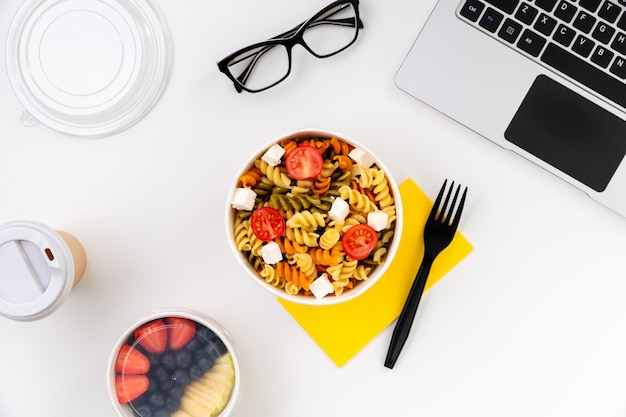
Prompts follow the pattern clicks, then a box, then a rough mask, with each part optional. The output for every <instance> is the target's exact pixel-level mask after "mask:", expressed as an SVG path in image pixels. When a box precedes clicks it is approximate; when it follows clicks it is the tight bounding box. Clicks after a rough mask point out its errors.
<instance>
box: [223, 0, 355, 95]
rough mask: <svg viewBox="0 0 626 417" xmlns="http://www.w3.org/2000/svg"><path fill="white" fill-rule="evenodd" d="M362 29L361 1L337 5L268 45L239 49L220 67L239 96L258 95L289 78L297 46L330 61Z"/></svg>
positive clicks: (350, 1) (348, 1)
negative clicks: (242, 92) (246, 92)
mask: <svg viewBox="0 0 626 417" xmlns="http://www.w3.org/2000/svg"><path fill="white" fill-rule="evenodd" d="M362 28H363V22H361V19H360V18H359V0H339V1H335V2H333V3H331V4H329V5H328V6H326V7H325V8H323V9H322V10H320V11H319V12H317V14H316V15H315V16H313V17H312V18H310V19H309V20H307V21H306V22H304V23H301V24H300V25H298V26H296V27H295V28H293V29H291V30H289V31H287V32H285V33H282V34H280V35H278V36H275V37H273V38H271V39H269V40H267V41H265V42H259V43H255V44H254V45H250V46H248V47H246V48H243V49H240V50H238V51H237V52H234V53H232V54H230V55H228V56H227V57H226V58H224V59H222V60H221V61H219V62H218V63H217V66H218V68H219V70H220V71H221V72H223V73H224V74H226V76H227V77H228V78H230V79H231V80H232V81H233V83H234V84H235V89H236V90H237V92H238V93H241V91H243V90H245V91H248V92H250V93H258V92H259V91H263V90H267V89H268V88H270V87H273V86H275V85H276V84H278V83H280V82H281V81H283V80H284V79H285V78H287V76H288V75H289V73H290V72H291V50H292V49H293V47H294V46H295V45H302V46H303V47H304V48H305V49H306V50H307V51H309V52H310V53H311V54H313V55H314V56H316V57H317V58H328V57H329V56H333V55H335V54H337V53H339V52H341V51H343V50H344V49H346V48H347V47H349V46H350V45H352V44H353V43H354V41H356V38H357V36H358V34H359V29H362ZM253 70H254V71H253Z"/></svg>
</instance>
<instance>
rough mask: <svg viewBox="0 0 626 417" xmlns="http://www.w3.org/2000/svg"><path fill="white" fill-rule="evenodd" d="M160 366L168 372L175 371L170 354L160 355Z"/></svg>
mask: <svg viewBox="0 0 626 417" xmlns="http://www.w3.org/2000/svg"><path fill="white" fill-rule="evenodd" d="M161 365H162V366H163V367H164V368H165V369H167V370H168V371H173V370H174V369H176V361H175V360H174V354H173V353H172V352H165V353H164V354H162V355H161Z"/></svg>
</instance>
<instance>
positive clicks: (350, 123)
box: [0, 0, 626, 417]
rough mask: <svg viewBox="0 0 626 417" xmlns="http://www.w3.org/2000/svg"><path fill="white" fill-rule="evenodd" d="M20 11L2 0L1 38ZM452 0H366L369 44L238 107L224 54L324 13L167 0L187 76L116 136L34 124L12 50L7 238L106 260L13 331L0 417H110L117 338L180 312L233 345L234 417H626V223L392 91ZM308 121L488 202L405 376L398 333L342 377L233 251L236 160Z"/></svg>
mask: <svg viewBox="0 0 626 417" xmlns="http://www.w3.org/2000/svg"><path fill="white" fill-rule="evenodd" d="M19 3H20V1H19V0H2V1H1V2H0V33H1V37H0V44H2V45H4V40H5V39H6V32H7V29H8V26H9V23H10V20H11V18H12V16H13V15H14V13H15V11H16V10H17V8H18V6H19ZM434 3H435V1H434V0H428V1H415V0H389V1H384V2H383V1H373V0H363V1H362V4H361V13H362V19H363V21H364V25H365V28H364V29H363V31H362V32H361V35H360V38H359V39H358V41H357V43H356V44H355V45H354V46H353V47H351V48H350V49H348V50H346V51H345V52H343V53H341V54H339V55H337V56H335V57H333V58H330V59H327V60H317V59H315V58H313V57H312V56H310V55H308V54H307V53H305V51H304V50H303V49H301V48H298V49H296V51H295V54H294V69H293V73H292V74H291V76H290V78H289V79H288V80H286V81H285V82H284V83H282V84H281V85H279V86H277V87H275V88H273V89H271V90H268V91H266V92H264V93H260V94H237V93H235V91H234V89H233V87H232V84H231V83H230V82H229V81H228V80H227V79H226V78H225V77H224V76H223V75H222V74H221V73H219V71H218V70H217V67H216V65H215V63H216V61H218V60H219V59H220V58H222V57H223V56H225V55H227V54H228V53H230V52H232V51H234V50H235V49H238V48H240V47H243V46H245V45H248V44H250V43H253V42H256V41H260V40H264V39H266V38H269V37H271V36H274V35H276V34H278V33H280V32H282V31H284V30H286V29H289V28H291V27H292V26H293V25H295V24H296V23H298V22H301V21H302V20H304V19H305V18H307V17H309V16H310V15H312V14H313V13H314V12H316V11H317V10H318V9H320V8H322V7H323V6H325V5H326V4H327V2H326V1H321V0H320V1H317V0H316V1H306V2H294V1H289V0H266V1H262V2H261V1H249V0H246V1H230V2H229V1H207V0H185V1H169V0H158V1H157V4H158V6H159V7H160V9H161V10H162V12H163V13H164V15H165V16H166V19H167V22H168V24H169V27H170V30H171V33H172V37H173V42H174V51H175V59H174V66H173V72H172V75H171V80H170V82H169V84H168V86H167V89H166V91H165V93H164V95H163V97H162V99H161V100H160V101H159V102H158V104H157V105H156V107H155V108H154V109H153V110H152V111H151V112H150V113H149V114H148V115H147V116H146V117H145V118H144V119H143V120H142V121H141V122H140V123H139V124H137V125H135V126H133V127H132V128H130V129H128V130H127V131H124V132H122V133H120V134H117V135H114V136H110V137H107V138H102V139H80V138H76V137H70V136H68V135H65V134H61V133H57V132H55V131H52V130H51V129H49V128H47V127H45V126H41V125H39V126H35V127H25V126H24V125H22V123H21V122H20V114H21V111H22V109H21V107H20V104H19V102H18V101H17V99H16V98H15V96H14V95H13V93H12V91H11V89H10V85H9V82H8V80H7V77H6V70H5V66H4V54H0V61H1V62H0V114H1V117H0V223H4V222H7V221H11V220H15V219H31V220H37V221H40V222H44V223H46V224H48V225H50V226H52V227H54V228H57V229H61V230H66V231H68V232H70V233H72V234H74V235H75V236H76V237H78V238H79V239H80V241H81V242H82V243H83V245H84V247H85V250H86V252H87V255H88V266H87V271H86V274H85V277H84V278H83V281H82V282H80V284H79V285H78V286H77V287H76V288H75V289H74V290H73V292H72V294H71V295H70V297H69V299H68V300H67V302H66V303H65V304H64V305H63V306H62V307H61V309H60V310H58V311H57V312H56V313H54V314H53V315H52V316H50V317H48V318H46V319H43V320H40V321H37V322H30V323H21V322H14V321H11V320H8V319H4V318H0V353H1V354H0V416H2V417H39V416H65V417H83V416H85V415H88V416H90V417H111V416H114V415H115V413H114V410H113V408H112V406H111V404H110V401H109V398H108V394H107V387H106V378H105V377H106V364H107V360H108V358H109V354H110V352H111V349H112V345H113V343H114V342H115V341H116V340H117V338H118V337H119V335H120V334H121V332H122V331H123V330H124V329H125V328H126V327H127V326H128V325H129V324H130V323H131V322H132V321H133V320H135V319H136V318H137V317H138V316H141V315H142V314H144V313H145V312H147V311H149V310H152V309H155V308H159V307H169V306H184V307H188V308H192V309H196V310H199V311H201V312H203V313H206V314H208V315H210V316H211V317H213V318H214V319H216V320H218V321H219V322H221V323H222V324H223V325H224V326H225V327H226V328H227V329H228V330H229V332H230V334H231V336H232V338H233V340H234V342H235V344H236V346H237V348H238V353H239V355H240V359H241V366H242V381H243V391H242V395H241V398H240V402H239V405H238V408H237V409H236V412H235V413H234V415H235V416H237V417H248V416H272V417H292V416H295V415H297V416H299V417H309V416H321V415H325V416H346V415H349V416H360V415H396V416H409V415H412V416H414V415H418V416H429V417H438V416H442V417H448V416H450V417H451V416H458V415H465V416H468V415H469V416H480V417H490V416H493V417H501V416H508V417H514V416H534V417H537V416H546V417H548V416H550V417H552V416H568V417H574V416H584V417H588V416H590V415H595V416H616V417H617V416H624V415H625V414H626V262H624V259H625V258H626V219H624V218H623V217H620V216H618V215H616V214H614V213H613V212H611V211H609V210H608V209H606V208H604V207H602V206H600V205H599V204H597V203H595V202H593V201H591V200H590V199H589V198H587V197H586V196H585V195H584V194H583V193H581V192H579V191H577V190H576V189H574V188H573V187H571V186H570V185H568V184H566V183H565V182H564V181H562V180H560V179H557V178H556V177H554V176H552V175H551V174H548V173H546V172H544V171H543V170H541V169H540V168H538V167H536V166H534V165H533V164H531V163H529V162H527V161H526V160H523V159H522V158H520V157H518V156H516V155H514V154H513V153H511V152H507V151H504V150H502V149H501V148H499V147H497V146H496V145H493V144H492V143H490V142H488V141H487V140H485V139H483V138H481V137H479V136H478V135H476V134H474V133H473V132H471V131H469V130H468V129H466V128H464V127H463V126H461V125H459V124H457V123H456V122H454V121H452V120H450V119H448V118H447V117H446V116H443V115H441V114H439V113H438V112H436V111H434V110H433V109H431V108H429V107H428V106H426V105H425V104H423V103H421V102H419V101H418V100H415V99H413V98H411V97H409V96H408V95H406V94H404V93H403V92H401V91H400V90H398V89H397V88H396V87H395V86H394V83H393V77H394V74H395V72H396V71H397V69H398V67H399V66H400V64H401V62H402V60H403V58H404V56H405V54H406V53H407V51H408V50H409V48H410V46H411V44H412V42H413V40H414V38H415V37H416V36H417V34H418V32H419V30H420V27H421V25H422V24H423V23H424V22H425V20H426V19H427V17H428V14H429V13H430V10H431V9H432V7H433V6H434ZM303 127H320V128H324V129H331V130H335V131H338V132H342V133H345V134H347V135H349V136H351V137H353V138H356V139H357V140H360V141H361V142H363V143H364V144H366V145H367V146H368V147H369V148H370V149H372V150H373V151H375V152H376V153H377V154H378V155H379V156H380V157H381V158H382V159H383V160H384V161H386V163H387V165H388V166H389V167H390V168H391V171H392V175H393V176H394V177H395V178H396V179H398V180H402V179H404V178H407V177H411V178H413V179H414V180H415V181H416V182H417V183H418V184H419V185H420V186H421V187H422V188H423V189H424V190H425V191H426V193H427V194H429V195H430V196H434V195H435V194H436V192H437V190H438V188H439V186H440V185H441V183H442V181H443V179H444V178H452V179H455V180H457V181H460V182H462V183H463V184H466V185H468V186H469V188H470V191H469V196H468V202H467V204H466V209H465V213H464V216H463V219H462V222H461V231H462V232H463V233H464V234H465V236H466V237H467V238H468V239H469V240H470V241H471V242H472V244H473V245H474V250H473V252H472V253H471V254H470V255H469V256H468V257H467V258H466V259H464V260H463V261H462V262H461V263H460V264H459V265H458V266H457V267H456V268H454V269H453V270H452V271H451V272H450V273H449V274H448V275H447V276H446V277H444V279H442V280H441V281H440V282H438V283H437V284H436V285H435V286H434V287H433V288H432V289H431V290H430V291H429V292H427V294H426V295H425V296H424V298H423V300H422V303H421V306H420V310H419V313H418V316H417V318H416V321H415V323H414V326H413V330H412V333H411V336H410V338H409V341H408V342H407V345H406V346H405V349H404V351H403V354H402V356H401V357H400V359H399V361H398V363H397V365H396V368H395V369H393V370H389V369H387V368H385V367H384V366H383V361H384V356H385V353H386V350H387V346H388V343H389V339H390V336H391V328H388V329H386V330H385V331H383V332H382V333H381V334H380V335H379V336H378V337H376V338H375V339H374V340H373V341H372V342H371V343H370V344H369V345H367V346H366V347H365V348H364V349H363V350H362V351H361V352H359V353H358V354H357V355H356V356H355V357H354V358H353V359H352V360H350V361H349V362H348V363H347V364H346V365H345V366H344V367H342V368H337V367H336V366H335V365H334V364H333V363H332V361H331V360H330V359H329V358H328V357H327V356H326V355H325V354H324V353H323V352H322V351H321V349H320V348H319V347H318V346H317V345H316V344H315V343H314V342H313V341H312V340H311V339H310V338H309V336H308V335H307V334H306V333H305V332H304V331H303V329H302V328H301V327H299V325H298V324H297V323H296V322H295V321H294V320H293V318H292V317H291V316H290V315H289V314H288V313H287V312H286V311H285V310H284V309H283V308H282V307H281V306H280V305H279V303H278V302H277V301H276V300H275V298H274V297H272V296H271V295H269V294H267V293H266V292H264V291H263V290H262V288H261V287H260V286H258V285H257V284H255V283H253V282H252V281H251V280H250V279H249V278H248V277H247V276H246V275H245V273H244V272H243V270H241V268H240V267H239V266H238V265H237V263H236V262H235V260H234V259H233V257H232V255H231V253H230V251H229V249H228V248H227V246H226V245H225V244H224V242H225V228H224V211H225V199H226V193H227V188H228V186H229V185H230V183H231V179H232V178H233V177H234V175H235V174H236V171H237V170H238V169H239V168H240V165H241V164H242V163H243V161H245V159H246V158H247V157H248V156H249V153H250V152H251V151H252V150H256V149H257V148H258V147H259V146H261V145H262V144H264V143H266V142H267V141H269V140H270V139H272V138H274V137H275V136H278V135H280V134H282V133H285V132H288V131H291V130H294V129H298V128H303ZM408 215H410V213H408ZM409 278H410V277H407V279H409Z"/></svg>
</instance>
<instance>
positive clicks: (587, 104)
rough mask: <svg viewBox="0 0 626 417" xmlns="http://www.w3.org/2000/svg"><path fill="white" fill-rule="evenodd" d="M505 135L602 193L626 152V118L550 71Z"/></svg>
mask: <svg viewBox="0 0 626 417" xmlns="http://www.w3.org/2000/svg"><path fill="white" fill-rule="evenodd" d="M504 137H505V138H506V139H507V140H508V141H509V142H512V143H514V144H516V145H517V146H519V147H520V148H522V149H524V150H526V151H527V152H529V153H531V154H533V155H535V156H536V157H538V158H540V159H542V160H544V161H545V162H547V163H549V164H551V165H553V166H555V167H556V168H558V169H559V170H561V171H563V172H564V173H566V174H568V175H570V176H571V177H573V178H575V179H577V180H578V181H580V182H582V183H583V184H585V185H587V186H588V187H590V188H592V189H594V190H596V191H598V192H601V191H604V189H605V188H606V186H607V184H608V183H609V181H610V179H611V177H612V176H613V174H614V173H615V170H616V169H617V167H618V165H619V164H620V162H621V161H622V158H623V157H624V154H625V153H626V122H624V121H623V120H622V119H620V118H618V117H616V116H615V115H613V114H611V113H609V112H608V111H606V110H604V109H602V108H601V107H599V106H597V105H595V104H594V103H592V102H591V101H589V100H587V99H585V98H583V97H582V96H580V95H578V94H576V93H574V92H573V91H571V90H569V89H568V88H566V87H564V86H562V85H561V84H559V83H557V82H556V81H553V80H552V79H550V78H548V77H547V76H545V75H540V76H538V77H537V78H536V79H535V82H534V83H533V85H532V87H531V88H530V90H529V91H528V94H527V95H526V97H525V98H524V101H523V102H522V104H521V106H520V108H519V109H518V110H517V113H516V114H515V117H514V118H513V120H512V121H511V124H509V127H508V128H507V130H506V132H505V133H504Z"/></svg>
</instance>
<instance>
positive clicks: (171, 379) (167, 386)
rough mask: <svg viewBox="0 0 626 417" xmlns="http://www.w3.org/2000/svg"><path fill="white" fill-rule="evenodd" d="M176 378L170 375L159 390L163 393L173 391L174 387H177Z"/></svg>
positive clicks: (161, 383) (160, 384)
mask: <svg viewBox="0 0 626 417" xmlns="http://www.w3.org/2000/svg"><path fill="white" fill-rule="evenodd" d="M174 378H175V377H174V375H173V374H170V375H169V377H168V378H167V379H166V380H165V381H162V382H160V383H159V389H160V390H161V392H168V391H169V390H171V389H172V387H175V386H176V381H175V380H174Z"/></svg>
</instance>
